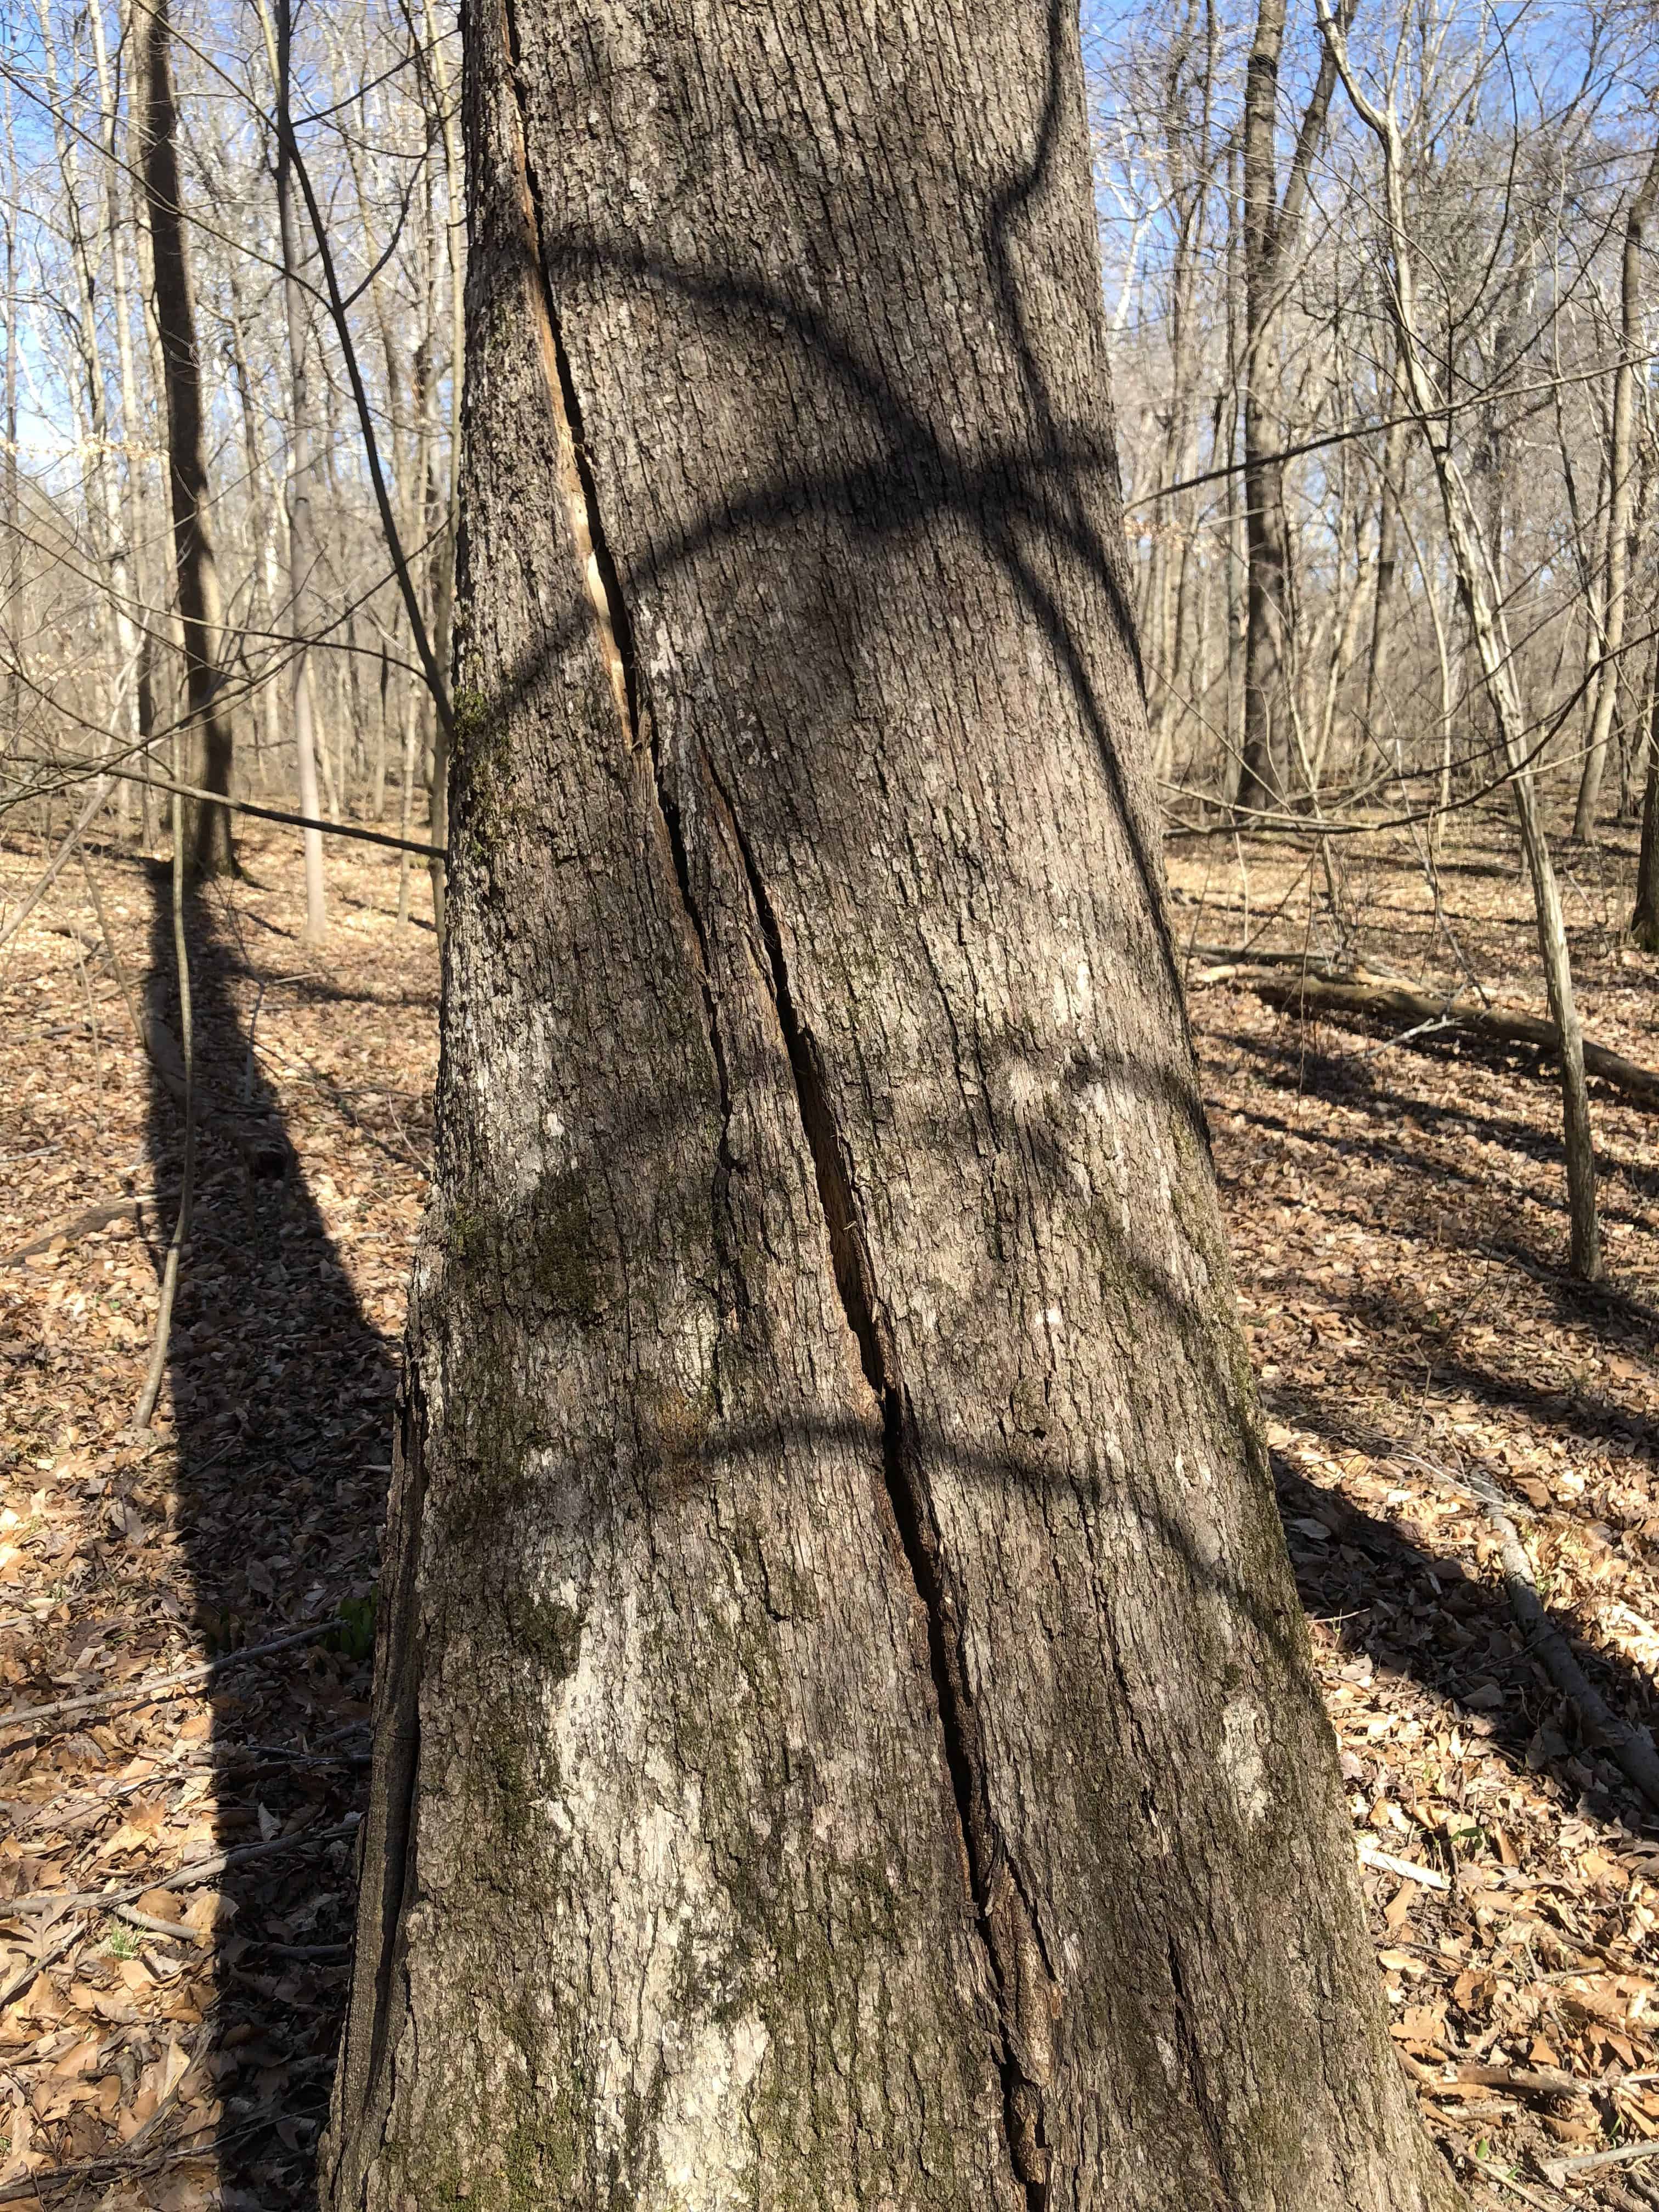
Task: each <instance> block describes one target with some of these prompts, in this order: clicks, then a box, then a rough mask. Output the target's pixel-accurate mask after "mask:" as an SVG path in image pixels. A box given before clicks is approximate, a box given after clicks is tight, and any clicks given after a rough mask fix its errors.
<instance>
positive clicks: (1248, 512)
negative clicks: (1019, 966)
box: [1238, 0, 1336, 809]
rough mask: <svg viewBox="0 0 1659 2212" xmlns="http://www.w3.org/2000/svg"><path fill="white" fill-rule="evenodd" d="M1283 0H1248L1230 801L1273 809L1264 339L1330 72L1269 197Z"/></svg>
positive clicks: (1276, 547) (1281, 659) (1281, 478)
mask: <svg viewBox="0 0 1659 2212" xmlns="http://www.w3.org/2000/svg"><path fill="white" fill-rule="evenodd" d="M1284 43H1285V0H1259V4H1258V6H1257V9H1256V22H1255V39H1254V40H1253V42H1252V44H1251V47H1250V56H1249V64H1248V66H1247V69H1246V72H1245V78H1244V127H1243V150H1244V192H1243V229H1244V240H1243V242H1244V300H1245V339H1244V525H1245V557H1246V583H1245V627H1244V750H1243V759H1242V761H1241V763H1240V764H1239V778H1238V805H1239V806H1240V807H1241V808H1243V809H1252V808H1258V807H1267V806H1274V805H1279V803H1280V802H1281V801H1282V799H1283V798H1284V776H1283V763H1284V761H1285V757H1286V754H1287V751H1288V749H1289V746H1290V744H1291V713H1292V709H1291V696H1290V671H1289V655H1290V653H1291V645H1292V633H1291V556H1290V537H1289V531H1288V527H1287V525H1286V521H1285V469H1284V464H1283V463H1282V462H1281V461H1280V460H1279V459H1278V453H1279V447H1280V446H1281V445H1282V443H1283V441H1284V424H1283V421H1282V419H1281V415H1280V411H1279V408H1278V407H1277V406H1276V405H1275V404H1273V397H1272V379H1273V335H1274V331H1275V328H1276V325H1277V321H1278V311H1279V301H1280V297H1281V294H1282V289H1283V286H1284V282H1285V270H1286V268H1287V266H1288V264H1289V262H1290V259H1291V254H1292V253H1293V252H1295V250H1296V242H1297V234H1298V233H1299V231H1300V229H1301V225H1302V213H1303V209H1304V205H1305V204H1306V200H1307V191H1308V171H1309V167H1310V163H1311V161H1312V160H1313V156H1314V153H1315V150H1316V148H1317V146H1318V144H1319V142H1320V140H1321V139H1322V137H1323V136H1324V132H1325V121H1326V118H1327V116H1328V113H1329V112H1330V104H1331V93H1332V89H1333V88H1334V84H1335V82H1336V77H1335V71H1334V69H1333V67H1332V66H1331V64H1330V62H1329V59H1328V57H1324V56H1322V58H1321V61H1320V67H1319V74H1318V76H1317V78H1316V82H1315V84H1314V88H1313V91H1312V94H1310V98H1309V101H1308V105H1307V107H1306V108H1305V110H1304V112H1303V117H1302V124H1301V127H1300V129H1299V130H1298V131H1297V141H1296V149H1295V151H1294V153H1293V155H1292V156H1291V168H1290V173H1289V175H1288V177H1287V178H1286V179H1285V191H1284V197H1283V198H1282V200H1281V198H1280V197H1279V163H1278V155H1277V137H1278V130H1279V57H1280V54H1281V52H1282V50H1283V47H1284Z"/></svg>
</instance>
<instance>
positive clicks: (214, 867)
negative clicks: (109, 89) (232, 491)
mask: <svg viewBox="0 0 1659 2212" xmlns="http://www.w3.org/2000/svg"><path fill="white" fill-rule="evenodd" d="M136 28H137V35H138V47H139V52H140V55H141V57H142V65H143V126H142V131H141V137H140V144H141V148H142V153H143V173H144V197H145V203H146V205H147V207H148V209H149V234H150V252H151V258H152V264H153V270H154V278H155V322H156V327H157V331H158V332H159V335H160V341H161V381H162V386H163V389H164V392H165V395H166V400H167V464H168V481H169V483H170V485H171V488H172V494H173V563H174V567H175V569H176V572H177V574H178V579H179V619H180V622H181V623H182V624H183V627H184V638H185V687H186V697H187V700H188V702H189V732H188V744H187V745H186V747H185V757H184V768H185V782H187V783H193V784H196V785H197V786H198V787H200V788H201V789H203V790H204V791H217V792H222V793H224V794H225V796H226V797H227V798H228V797H229V796H230V770H231V758H232V755H231V729H230V720H229V716H228V714H227V713H226V711H225V704H224V701H223V699H222V697H221V696H220V695H221V690H222V682H223V678H222V671H221V668H220V651H221V647H222V623H223V617H222V608H221V600H220V592H219V571H218V566H217V563H216V561H215V558H214V551H213V537H212V532H211V529H210V525H209V521H208V477H207V445H206V440H205V435H204V425H203V420H202V379H201V365H200V362H199V359H198V356H197V349H196V307H195V301H194V299H193V296H192V294H191V281H190V261H189V256H188V253H187V251H186V248H185V219H184V209H183V206H182V204H181V203H180V199H179V151H178V118H177V114H176V112H175V110H174V106H173V64H172V57H171V53H170V52H169V48H170V44H171V32H170V28H169V24H168V16H167V0H144V4H143V5H142V6H140V7H138V8H137V10H136ZM185 841H186V843H187V844H188V847H189V850H190V863H191V867H192V868H193V869H195V870H196V871H197V872H198V873H202V874H207V875H211V874H216V873H222V872H227V871H228V870H230V869H231V868H233V867H234V866H235V853H234V848H233V846H232V842H231V835H230V812H229V810H228V808H227V807H223V806H211V805H200V804H198V803H197V801H196V800H194V799H191V800H190V801H189V802H188V803H187V804H186V806H185Z"/></svg>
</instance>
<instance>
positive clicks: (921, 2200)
mask: <svg viewBox="0 0 1659 2212" xmlns="http://www.w3.org/2000/svg"><path fill="white" fill-rule="evenodd" d="M510 4H511V0H509V5H510ZM468 41H469V50H468V57H467V82H466V90H465V114H466V124H467V131H468V137H469V149H468V150H469V155H470V160H469V166H468V176H469V192H470V196H471V260H470V264H469V280H468V291H469V311H468V339H469V349H468V354H469V358H468V373H467V404H466V459H465V471H464V482H463V502H462V513H463V554H462V569H461V586H460V612H461V617H462V621H461V636H460V645H459V673H460V678H461V686H462V688H461V690H460V692H459V696H458V700H457V709H458V711H457V714H456V717H455V720H456V728H457V744H456V762H455V775H454V784H453V817H452V821H453V834H452V852H453V871H452V879H451V900H450V913H449V928H448V935H447V944H446V987H445V1001H444V1003H445V1012H444V1043H443V1052H444V1058H443V1072H442V1077H441V1105H440V1131H441V1138H440V1144H441V1168H440V1172H439V1181H438V1196H437V1199H436V1202H435V1208H434V1210H433V1212H432V1214H431V1216H430V1218H429V1225H428V1231H427V1233H426V1235H425V1237H424V1240H423V1243H422V1249H421V1252H420V1255H419V1258H418V1261H417V1266H416V1281H415V1288H414V1294H413V1305H412V1318H411V1322H410V1361H409V1367H408V1383H407V1388H406V1392H405V1395H404V1401H403V1405H402V1408H401V1412H400V1416H399V1434H398V1463H397V1472H396V1475H395V1478H394V1499H393V1504H392V1525H391V1529H390V1534H389V1544H390V1549H389V1553H388V1559H387V1565H386V1573H385V1578H384V1583H383V1587H384V1589H385V1590H386V1602H385V1607H384V1620H385V1627H384V1631H383V1643H382V1647H381V1650H380V1688H379V1692H378V1693H377V1697H378V1712H377V1724H376V1753H375V1759H376V1765H375V1775H374V1790H373V1796H372V1802H371V1809H370V1812H369V1814H368V1826H367V1834H366V1846H365V1858H364V1873H363V1886H362V1903H361V1918H360V1923H359V1935H358V1942H357V1952H356V1960H357V1964H356V1982H355V1986H354V1991H353V1999H352V2008H351V2013H350V2017H349V2027H348V2031H347V2039H346V2043H345V2045H344V2048H343V2054H342V2059H341V2064H340V2069H339V2074H338V2079H337V2087H336V2092H335V2106H334V2112H333V2118H332V2122H331V2130H330V2135H329V2137H328V2141H327V2143H326V2145H325V2153H324V2176H325V2179H324V2186H325V2194H326V2201H327V2202H328V2203H330V2204H331V2206H332V2207H334V2208H336V2212H346V2208H348V2207H349V2208H360V2207H361V2208H371V2207H372V2208H375V2212H394V2208H396V2212H408V2208H416V2212H428V2208H433V2209H434V2212H435V2208H437V2207H439V2206H449V2205H452V2204H453V2203H456V2202H457V2201H458V2200H464V2201H465V2203H467V2205H468V2206H469V2207H470V2208H472V2212H485V2208H493V2207H507V2206H520V2205H522V2206H526V2207H527V2206H530V2205H532V2204H553V2203H558V2204H568V2205H571V2206H584V2207H586V2206H590V2205H594V2204H599V2203H605V2204H609V2205H611V2206H614V2207H623V2206H629V2207H652V2208H661V2212H667V2208H669V2207H688V2206H689V2207H696V2208H698V2212H703V2208H716V2207H727V2206H730V2207H736V2206H738V2205H743V2206H754V2205H758V2206H764V2207H783V2206H786V2205H810V2206H811V2207H814V2208H820V2207H829V2206H839V2207H848V2208H857V2207H871V2208H873V2207H876V2206H878V2205H879V2206H884V2207H887V2206H892V2207H898V2206H904V2207H912V2206H923V2205H930V2206H937V2207H940V2208H944V2207H949V2208H951V2212H962V2208H964V2207H969V2206H971V2207H974V2208H981V2207H984V2208H989V2207H993V2206H1002V2207H1006V2208H1009V2212H1030V2208H1033V2207H1036V2206H1040V2205H1044V2204H1047V2205H1049V2206H1052V2207H1054V2208H1056V2212H1059V2208H1062V2207H1063V2208H1071V2207H1079V2206H1090V2207H1100V2208H1104V2207H1106V2206H1108V2205H1109V2206H1112V2207H1115V2208H1121V2212H1139V2208H1147V2212H1150V2208H1152V2207H1158V2208H1164V2212H1172V2208H1175V2207H1177V2206H1179V2207H1182V2208H1183V2209H1184V2208H1195V2207H1200V2206H1203V2207H1210V2208H1215V2209H1216V2212H1220V2208H1223V2207H1225V2208H1228V2212H1258V2208H1259V2212H1266V2208H1267V2207H1268V2206H1274V2207H1279V2208H1284V2207H1287V2206H1291V2205H1294V2206H1296V2207H1297V2208H1298V2212H1337V2208H1338V2207H1340V2208H1342V2212H1354V2208H1364V2212H1383V2208H1388V2212H1404V2209H1405V2208H1407V2207H1411V2208H1423V2212H1426V2208H1429V2207H1436V2208H1438V2207H1443V2206H1446V2205H1449V2203H1451V2202H1452V2201H1453V2194H1454V2193H1453V2191H1451V2189H1450V2186H1449V2184H1448V2183H1447V2181H1446V2180H1445V2179H1444V2178H1443V2174H1442V2172H1441V2171H1440V2169H1439V2167H1438V2166H1437V2161H1436V2160H1435V2157H1434V2154H1432V2153H1431V2151H1430V2150H1429V2149H1428V2148H1426V2146H1425V2142H1424V2140H1423V2139H1422V2137H1421V2136H1419V2132H1418V2130H1417V2129H1416V2126H1415V2124H1414V2122H1413V2118H1412V2115H1411V2112H1410V2110H1409V2106H1408V2100H1407V2093H1406V2089H1405V2085H1404V2082H1403V2079H1402V2076H1401V2072H1400V2070H1399V2068H1398V2065H1397V2063H1396V2061H1395V2058H1394V2057H1393V2054H1392V2051H1391V2050H1390V2046H1389V2039H1388V2037H1387V2034H1386V2032H1385V2029H1384V2027H1383V2019H1382V2013H1381V2007H1380V2004H1379V2001H1378V1995H1377V1991H1376V1982H1375V1970H1374V1966H1373V1964H1372V1960H1371V1955H1370V1948H1369V1945H1368V1943H1367V1942H1366V1938H1365V1934H1364V1926H1363V1923H1362V1920H1361V1917H1360V1913H1359V1911H1358V1903H1357V1899H1356V1894H1355V1888H1354V1875H1353V1860H1352V1844H1351V1842H1350V1840H1349V1835H1348V1831H1347V1824H1346V1817H1345V1812H1344V1808H1343V1804H1342V1800H1341V1795H1340V1784H1339V1778H1338V1776H1337V1772H1336V1767H1335V1763H1334V1747H1333V1742H1332V1739H1331V1736H1330V1733H1329V1730H1328V1724H1327V1723H1326V1720H1325V1717H1324V1715H1323V1712H1322V1709H1321V1706H1320V1702H1319V1698H1318V1693H1317V1689H1316V1683H1315V1680H1314V1679H1313V1675H1312V1673H1311V1669H1310V1663H1309V1655H1308V1648H1307V1644H1306V1641H1305V1634H1304V1626H1303V1623H1302V1620H1301V1617H1300V1614H1299V1612H1298V1609H1297V1602H1296V1595H1295V1591H1294V1589H1293V1587H1292V1584H1291V1579H1290V1576H1289V1573H1288V1571H1287V1567H1286V1563H1285V1555H1284V1551H1283V1547H1282V1542H1281V1539H1280V1534H1279V1528H1278V1524H1277V1520H1276V1516H1275V1514H1274V1510H1273V1496H1272V1490H1271V1485H1270V1482H1269V1478H1268V1469H1267V1462H1266V1455H1265V1453H1264V1451H1263V1449H1262V1447H1261V1439H1260V1434H1259V1430H1258V1425H1257V1420H1256V1415H1255V1410H1254V1403H1253V1386H1252V1383H1251V1378H1250V1374H1249V1364H1248V1361H1247V1359H1246V1357H1245V1354H1244V1351H1243V1344H1242V1341H1241V1338H1240V1334H1239V1330H1238V1327H1237V1321H1236V1319H1235V1316H1234V1308H1233V1297H1232V1291H1231V1283H1230V1277H1229V1269H1228V1261H1227V1255H1226V1251H1225V1243H1224V1241H1223V1238H1222V1236H1221V1232H1220V1229H1219V1225H1218V1213H1217V1206H1216V1198H1215V1192H1214V1188H1213V1184H1212V1175H1211V1169H1210V1164H1209V1159H1208V1155H1207V1151H1206V1142H1205V1135H1204V1125H1203V1117H1202V1112H1201V1109H1200V1103H1199V1097H1198V1092H1197V1089H1196V1085H1195V1082H1194V1066H1193V1061H1192V1057H1191V1053H1190V1049H1189V1046H1188V1038H1187V1035H1186V1031H1185V1027H1184V1023H1183V1017H1182V1006H1181V1000H1180V994H1179V989H1178V986H1177V981H1176V975H1175V973H1174V970H1173V967H1172V963H1171V955H1170V939H1169V936H1168V932H1167V928H1166V924H1165V917H1164V905H1163V894H1162V888H1161V880H1160V874H1159V866H1158V845H1157V830H1156V819H1155V814H1154V810H1153V806H1152V799H1151V796H1150V793H1149V789H1148V785H1147V778H1146V758H1145V749H1146V722H1145V712H1144V706H1143V702H1142V695H1141V688H1140V684H1139V675H1138V671H1137V667H1136V661H1135V652H1134V646H1133V639H1132V636H1131V635H1130V632H1129V629H1128V624H1127V612H1126V599H1125V592H1126V575H1125V562H1124V558H1123V555H1122V550H1121V533H1120V525H1119V516H1118V507H1117V491H1116V467H1115V455H1114V449H1113V440H1112V430H1111V424H1110V420H1109V410H1108V405H1107V403H1106V400H1105V398H1104V397H1103V394H1104V392H1105V390H1106V385H1107V369H1106V362H1105V359H1104V349H1103V313H1102V302H1101V292H1100V281H1099V271H1098V264H1097V258H1096V245H1095V238H1094V225H1093V215H1092V209H1091V189H1090V177H1089V160H1088V138H1087V129H1086V122H1085V108H1084V102H1083V97H1082V89H1081V64H1080V59H1079V52H1078V34H1077V17H1076V11H1075V8H1074V7H1072V6H1067V5H1066V0H1053V4H1052V6H1048V5H1039V4H1037V0H1023V4H1019V5H1016V6H1014V7H1012V8H1008V9H1002V10H994V11H988V12H987V11H985V10H982V9H977V8H971V7H969V5H968V4H967V0H955V4H951V5H939V4H938V0H935V4H934V5H933V6H931V7H929V8H927V9H919V8H915V7H911V6H908V5H907V6H903V7H901V8H896V9H891V10H888V11H885V12H884V15H883V16H882V19H881V35H880V37H879V39H878V38H877V37H876V36H875V35H874V34H873V33H872V30H871V28H870V25H869V21H868V20H867V19H866V15H865V11H864V10H863V9H862V8H861V7H858V6H854V5H852V4H850V0H813V4H811V5H809V4H806V0H780V4H779V5H777V6H775V7H772V8H768V9H763V10H759V11H755V12H752V13H743V14H741V15H736V14H733V13H732V11H730V10H727V9H715V8H713V7H711V6H709V5H708V0H649V4H647V0H586V4H585V5H583V6H582V7H581V8H580V9H575V10H572V9H568V8H565V7H562V6H558V5H555V4H553V0H516V6H511V12H507V11H506V10H505V9H503V6H502V0H479V4H478V5H477V6H476V7H474V8H472V9H471V10H470V11H469V15H468Z"/></svg>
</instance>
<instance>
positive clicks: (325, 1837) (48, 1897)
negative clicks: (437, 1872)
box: [4, 1819, 357, 1972]
mask: <svg viewBox="0 0 1659 2212" xmlns="http://www.w3.org/2000/svg"><path fill="white" fill-rule="evenodd" d="M356 1832H357V1822H356V1820H355V1819H353V1820H342V1821H341V1822H340V1824H339V1825H338V1826H337V1827H333V1828H307V1830H306V1831H305V1832H304V1834H303V1835H298V1836H273V1837H272V1838H271V1839H270V1842H269V1843H268V1844H240V1846H239V1847H238V1848H237V1849H236V1850H234V1851H215V1852H214V1853H213V1854H212V1855H211V1857H208V1858H204V1859H191V1861H190V1862H189V1863H188V1864H186V1865H185V1866H181V1867H180V1868H179V1869H178V1871H177V1872H176V1873H174V1874H168V1875H160V1876H159V1877H157V1878H156V1879H155V1880H154V1881H138V1882H133V1883H131V1885H130V1886H129V1887H127V1888H125V1889H112V1890H107V1891H106V1890H99V1889H82V1890H76V1891H75V1892H74V1893H71V1894H70V1896H68V1897H65V1896H64V1894H63V1893H61V1892H60V1891H55V1890H50V1889H42V1890H35V1891H33V1892H32V1893H30V1894H29V1895H28V1896H27V1897H15V1898H13V1899H12V1900H11V1902H10V1904H9V1905H7V1906H5V1908H4V1910H5V1911H6V1913H7V1914H8V1916H9V1917H11V1918H14V1919H18V1918H22V1917H26V1916H27V1915H28V1914H31V1913H35V1912H46V1911H51V1910H52V1908H53V1907H54V1906H57V1907H59V1908H61V1909H62V1910H63V1911H66V1912H112V1911H114V1910H115V1908H116V1907H117V1906H118V1905H131V1904H132V1903H133V1902H134V1901H135V1900H136V1899H138V1898H141V1897H143V1896H146V1895H147V1894H148V1893H149V1891H151V1890H152V1889H195V1888H197V1887H199V1886H200V1885H201V1884H202V1883H203V1882H204V1881H212V1880H213V1877H214V1876H215V1875H220V1874H224V1873H226V1872H227V1871H228V1869H230V1868H232V1867H239V1866H246V1864H247V1863H248V1861H249V1860H250V1859H264V1858H269V1857H270V1856H271V1854H272V1853H273V1852H275V1851H297V1850H302V1849H303V1848H305V1847H306V1846H307V1845H309V1844H337V1843H338V1842H339V1841H340V1839H341V1838H342V1837H344V1836H355V1835H356ZM36 1971H37V1972H38V1971H39V1968H38V1967H37V1969H36Z"/></svg>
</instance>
